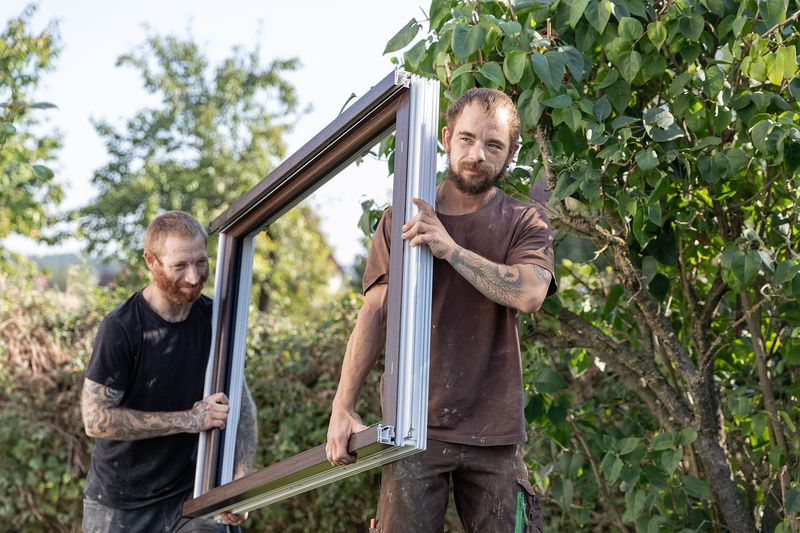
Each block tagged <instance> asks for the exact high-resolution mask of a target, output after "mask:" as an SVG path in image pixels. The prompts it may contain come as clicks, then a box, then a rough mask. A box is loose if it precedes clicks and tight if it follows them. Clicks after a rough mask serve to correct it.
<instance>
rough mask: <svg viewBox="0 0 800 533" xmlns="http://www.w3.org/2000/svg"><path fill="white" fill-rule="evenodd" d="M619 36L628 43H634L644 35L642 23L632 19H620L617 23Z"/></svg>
mask: <svg viewBox="0 0 800 533" xmlns="http://www.w3.org/2000/svg"><path fill="white" fill-rule="evenodd" d="M618 31H619V35H620V37H624V38H625V39H627V40H628V41H630V42H634V41H636V40H637V39H638V38H639V37H641V36H642V33H644V28H642V23H641V22H639V21H638V20H636V19H635V18H632V17H622V18H621V19H620V21H619V30H618Z"/></svg>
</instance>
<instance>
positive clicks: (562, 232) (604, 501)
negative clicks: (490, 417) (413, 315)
mask: <svg viewBox="0 0 800 533" xmlns="http://www.w3.org/2000/svg"><path fill="white" fill-rule="evenodd" d="M798 9H800V5H798V3H797V2H796V1H791V2H789V1H785V0H776V1H763V2H762V1H735V2H721V1H715V0H685V1H681V2H663V3H656V4H652V3H647V2H643V1H640V0H624V1H622V0H613V1H612V0H577V1H569V2H567V1H564V0H555V1H539V0H532V1H531V0H518V1H515V2H511V3H508V2H499V1H481V2H468V1H462V0H433V1H432V2H431V7H430V20H429V31H428V33H427V34H424V35H417V36H416V38H414V39H411V40H409V42H408V46H409V48H408V49H407V50H406V51H405V52H404V53H402V55H401V56H400V58H399V59H398V62H399V63H400V64H401V65H402V66H403V67H404V68H405V69H406V70H409V71H411V72H414V73H418V74H421V75H423V76H428V77H434V78H437V79H439V80H440V82H441V83H442V84H443V88H444V90H443V94H442V98H443V99H442V103H441V105H442V108H445V107H446V106H447V105H448V104H449V103H450V102H452V101H453V100H454V99H455V98H457V97H458V96H459V95H461V94H462V93H463V92H465V91H466V90H468V89H469V88H471V87H474V86H485V87H496V88H499V89H501V90H504V91H505V92H506V93H508V94H509V95H511V96H512V98H513V99H514V100H515V101H516V103H517V106H518V108H519V111H520V115H521V121H522V126H523V131H522V137H521V147H520V151H519V155H518V160H517V163H518V165H519V168H517V169H516V170H515V171H514V172H512V174H511V177H510V179H509V180H508V181H507V183H505V184H503V187H504V188H505V189H506V190H507V191H508V192H509V193H511V194H518V195H519V194H522V195H527V192H528V191H529V190H530V189H531V187H532V186H533V185H534V184H535V183H536V182H537V181H539V180H546V182H547V184H548V187H549V189H550V190H551V191H552V193H551V199H550V202H549V204H548V205H547V206H546V208H547V210H548V214H549V216H550V217H551V220H553V222H554V224H555V225H556V227H557V228H558V230H559V237H558V239H557V242H558V245H557V255H558V257H559V262H558V265H557V274H558V278H559V281H560V289H561V290H560V292H559V294H558V296H557V297H556V298H554V299H553V300H552V301H550V302H548V303H546V305H545V308H544V309H543V311H542V312H541V313H539V314H538V315H537V317H536V320H535V321H534V320H532V319H530V320H529V321H528V322H527V325H526V328H525V331H526V332H525V335H526V337H525V348H526V349H525V351H526V352H527V355H526V366H527V368H528V370H527V371H526V383H527V385H526V387H527V388H528V389H529V393H530V396H529V401H528V404H527V406H526V416H527V417H528V420H529V421H530V422H531V423H532V429H533V431H534V432H535V433H534V438H533V439H532V443H531V445H530V446H529V454H530V457H531V461H532V462H531V466H532V468H531V470H532V473H533V475H534V476H536V478H537V482H538V484H539V487H540V489H541V490H542V491H543V493H544V501H545V503H546V509H547V514H548V516H549V517H550V518H549V520H550V522H551V526H552V528H553V529H556V530H562V529H569V530H574V529H577V528H581V527H584V528H587V529H597V530H604V531H605V530H620V531H623V530H633V529H636V530H637V531H639V530H640V531H659V530H660V531H679V530H686V531H711V530H716V529H718V528H719V527H723V524H724V526H726V527H728V528H729V529H730V530H732V531H749V530H752V528H753V527H755V517H756V515H758V516H759V517H760V518H759V521H760V523H761V525H762V527H764V528H766V529H765V530H771V529H773V528H775V527H777V524H779V523H781V522H782V521H784V524H789V523H790V521H792V520H796V516H795V515H794V514H793V512H792V511H789V510H787V507H786V505H785V503H783V504H782V503H781V502H782V501H784V498H786V499H787V500H788V499H789V498H788V497H786V496H784V495H783V494H782V492H781V491H782V489H781V483H779V482H778V481H777V480H778V479H779V478H780V477H781V476H786V475H787V473H788V478H784V481H783V482H782V483H784V484H786V483H789V484H794V485H796V484H797V483H798V481H800V479H799V478H798V477H797V472H798V471H800V469H798V464H800V458H798V450H799V449H800V436H798V434H797V431H796V427H795V424H794V422H792V421H793V420H796V419H797V417H798V415H800V411H799V410H798V406H797V394H798V387H797V386H796V385H795V383H796V382H797V378H798V377H800V376H798V374H797V363H798V359H799V357H798V355H797V354H798V353H800V352H797V346H800V341H798V336H800V314H798V312H797V309H798V298H800V281H798V279H800V229H798V228H800V224H798V222H799V221H800V202H798V191H800V105H799V104H798V98H799V97H800V82H798V79H797V78H798V77H797V72H798V58H797V49H798V41H799V40H800V38H799V37H798V36H799V35H800V31H798V30H799V29H800V24H798V20H797V19H798V17H797V11H798ZM412 22H413V21H412ZM409 26H413V23H409ZM420 26H422V23H420ZM575 238H578V239H580V240H579V241H577V242H580V243H582V244H580V246H576V245H575V243H576V241H575ZM587 247H588V248H589V253H588V254H586V253H585V251H586V250H585V249H586V248H587ZM754 369H757V370H754ZM720 420H721V421H722V425H721V426H720V425H719V421H720ZM789 422H792V423H789ZM719 441H724V442H725V448H722V447H721V446H719V445H718V442H719ZM756 450H758V452H756ZM721 463H723V464H725V465H726V466H725V467H724V468H725V469H726V470H725V472H727V473H720V471H719V470H718V469H717V466H718V465H719V464H721ZM782 472H783V473H782ZM731 478H733V479H734V482H731V481H730V479H731ZM793 494H794V493H792V495H793ZM793 502H794V500H791V503H792V506H793V505H794V503H793ZM787 503H788V502H787ZM793 508H794V507H792V509H793ZM781 527H783V526H781ZM786 527H789V526H788V525H787V526H786ZM795 527H796V523H795Z"/></svg>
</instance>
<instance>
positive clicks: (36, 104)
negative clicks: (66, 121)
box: [29, 102, 58, 109]
mask: <svg viewBox="0 0 800 533" xmlns="http://www.w3.org/2000/svg"><path fill="white" fill-rule="evenodd" d="M29 107H30V108H31V109H52V108H54V107H55V108H57V107H58V106H57V105H55V104H51V103H50V102H34V103H33V104H31V105H30V106H29Z"/></svg>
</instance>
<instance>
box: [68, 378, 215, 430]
mask: <svg viewBox="0 0 800 533" xmlns="http://www.w3.org/2000/svg"><path fill="white" fill-rule="evenodd" d="M122 396H123V391H120V390H116V389H112V388H111V387H106V386H104V385H100V384H99V383H95V382H93V381H91V380H88V379H87V380H84V385H83V394H82V396H81V411H82V415H83V423H84V426H85V427H86V429H87V431H90V432H91V433H93V434H95V435H97V436H101V437H102V438H106V439H112V440H139V439H147V438H151V437H160V436H163V435H172V434H175V433H179V432H181V431H183V430H182V429H181V428H189V427H194V426H196V425H197V421H198V419H201V418H202V417H203V416H204V414H203V413H201V412H195V411H193V410H192V411H176V412H147V411H137V410H135V409H126V408H124V407H120V406H119V403H120V401H121V400H122Z"/></svg>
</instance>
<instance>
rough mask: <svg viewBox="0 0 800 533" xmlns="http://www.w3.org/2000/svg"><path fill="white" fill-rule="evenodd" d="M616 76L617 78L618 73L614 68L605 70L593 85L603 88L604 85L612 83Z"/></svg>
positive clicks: (607, 85)
mask: <svg viewBox="0 0 800 533" xmlns="http://www.w3.org/2000/svg"><path fill="white" fill-rule="evenodd" d="M617 78H619V74H618V73H617V71H616V70H614V69H610V70H607V71H605V73H604V74H603V77H602V78H600V79H599V80H597V84H596V85H595V87H597V88H598V89H605V88H606V87H609V86H610V85H611V84H612V83H614V82H615V81H617Z"/></svg>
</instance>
